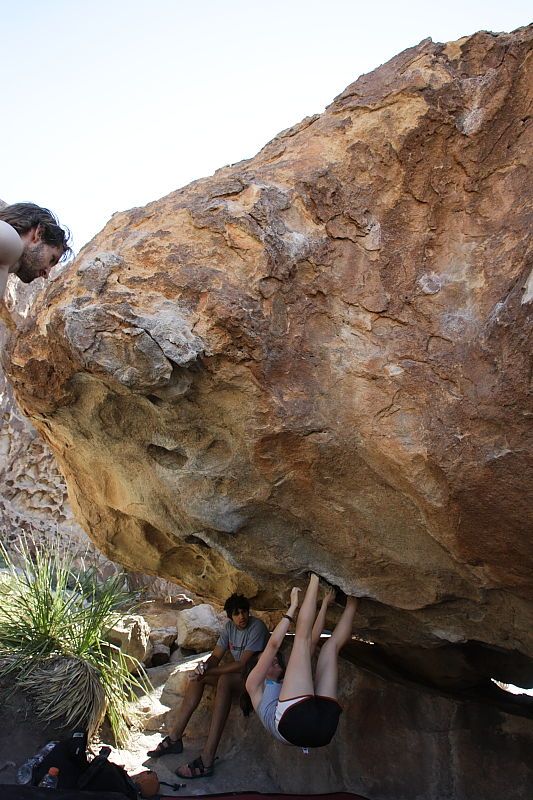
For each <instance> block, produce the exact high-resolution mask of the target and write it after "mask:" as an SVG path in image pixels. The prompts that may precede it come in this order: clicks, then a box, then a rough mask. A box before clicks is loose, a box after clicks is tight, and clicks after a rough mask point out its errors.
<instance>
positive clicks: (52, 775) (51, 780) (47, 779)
mask: <svg viewBox="0 0 533 800" xmlns="http://www.w3.org/2000/svg"><path fill="white" fill-rule="evenodd" d="M58 776H59V770H58V768H57V767H50V769H49V770H48V774H47V775H45V776H44V778H43V779H42V781H41V782H40V783H39V788H40V789H57V780H58Z"/></svg>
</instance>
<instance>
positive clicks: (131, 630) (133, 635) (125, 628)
mask: <svg viewBox="0 0 533 800" xmlns="http://www.w3.org/2000/svg"><path fill="white" fill-rule="evenodd" d="M106 639H108V640H109V641H110V642H112V643H113V644H115V645H116V646H117V647H120V649H121V651H122V653H123V654H124V655H125V656H126V657H127V656H132V657H133V658H135V659H137V661H139V662H140V663H141V664H143V663H145V662H148V661H149V660H150V658H151V656H152V651H153V644H152V641H151V639H150V627H149V625H148V623H147V622H146V620H145V619H144V618H143V617H142V616H141V615H140V614H128V615H126V616H124V617H121V618H120V619H119V620H117V622H116V623H115V624H114V625H113V627H112V628H110V629H109V630H108V631H107V633H106ZM130 669H135V666H132V667H130Z"/></svg>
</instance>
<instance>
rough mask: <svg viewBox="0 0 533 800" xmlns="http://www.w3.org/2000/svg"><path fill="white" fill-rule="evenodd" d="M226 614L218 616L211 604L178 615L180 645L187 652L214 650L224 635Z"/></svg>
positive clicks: (203, 604) (202, 604)
mask: <svg viewBox="0 0 533 800" xmlns="http://www.w3.org/2000/svg"><path fill="white" fill-rule="evenodd" d="M223 620H225V621H226V622H227V617H226V615H225V614H224V615H223V616H222V615H220V614H219V615H218V616H217V614H216V613H215V610H214V609H213V608H212V606H210V605H209V603H201V604H200V605H199V606H194V607H193V608H186V609H185V610H184V611H181V612H180V613H179V614H178V644H179V646H180V647H185V648H186V649H187V650H194V651H195V652H197V653H198V652H200V651H203V650H212V649H213V648H214V646H215V644H216V643H217V639H218V637H219V636H220V634H221V633H222V629H223V627H224V621H223Z"/></svg>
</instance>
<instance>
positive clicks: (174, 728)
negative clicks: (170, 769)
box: [167, 675, 219, 742]
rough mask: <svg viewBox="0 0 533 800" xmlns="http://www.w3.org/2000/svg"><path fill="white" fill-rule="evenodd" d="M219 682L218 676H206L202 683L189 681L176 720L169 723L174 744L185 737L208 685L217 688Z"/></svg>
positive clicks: (169, 732) (169, 730) (168, 728)
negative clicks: (188, 725)
mask: <svg viewBox="0 0 533 800" xmlns="http://www.w3.org/2000/svg"><path fill="white" fill-rule="evenodd" d="M218 680H219V678H218V676H216V675H212V676H209V675H206V676H205V678H203V680H201V681H189V683H188V684H187V689H186V690H185V695H184V697H183V700H182V701H181V705H180V707H179V708H178V709H177V711H176V716H175V719H174V718H173V719H172V721H171V722H170V723H169V724H168V723H167V730H168V735H169V736H170V738H171V739H172V741H173V742H175V741H176V740H177V739H181V737H182V736H183V734H184V732H185V728H186V727H187V724H188V722H189V720H190V718H191V717H192V715H193V713H194V712H195V711H196V709H197V708H198V704H199V703H200V700H201V699H202V695H203V693H204V689H205V686H206V684H209V685H210V686H216V685H217V681H218ZM173 716H174V715H172V717H173Z"/></svg>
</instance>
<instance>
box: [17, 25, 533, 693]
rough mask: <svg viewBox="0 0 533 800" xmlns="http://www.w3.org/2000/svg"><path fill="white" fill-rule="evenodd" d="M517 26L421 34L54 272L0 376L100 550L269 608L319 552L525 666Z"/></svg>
mask: <svg viewBox="0 0 533 800" xmlns="http://www.w3.org/2000/svg"><path fill="white" fill-rule="evenodd" d="M530 37H531V31H530V29H521V30H519V31H517V32H515V33H514V34H499V35H491V34H485V33H482V34H476V35H475V36H473V37H469V38H466V39H464V40H460V41H459V42H458V43H450V44H448V45H438V44H433V43H432V42H430V41H425V42H423V43H421V44H420V45H419V46H418V47H416V48H412V49H411V50H409V51H406V52H405V53H402V54H400V55H399V56H397V57H396V58H395V59H393V60H392V62H389V64H386V65H384V66H383V67H380V68H379V69H378V70H376V71H375V72H374V73H371V74H369V75H366V76H363V77H362V78H360V79H359V80H358V81H356V82H355V83H354V84H352V85H351V86H350V87H348V89H346V90H345V92H343V93H342V94H341V95H339V97H338V98H337V99H336V100H335V101H334V103H333V104H332V105H331V106H330V107H329V108H328V109H327V110H326V112H325V113H324V114H323V115H321V116H315V117H312V118H309V119H307V120H304V121H303V122H302V123H300V124H299V125H297V126H295V127H294V128H292V129H289V130H288V131H284V132H283V133H282V134H280V135H279V136H278V137H276V138H275V139H274V140H273V141H272V142H271V143H269V144H268V145H267V146H266V147H265V148H264V149H263V150H262V151H261V152H260V153H259V154H258V155H257V156H256V157H255V158H254V159H251V160H249V161H246V162H243V163H241V164H237V165H234V166H232V167H226V168H224V169H222V170H219V171H218V172H217V173H215V175H214V176H213V177H212V178H207V179H203V180H200V181H197V182H195V183H194V184H191V185H190V186H188V187H185V188H184V189H182V190H179V191H178V192H175V193H172V194H171V195H169V196H167V197H165V198H163V199H162V200H159V201H156V202H154V203H151V204H149V205H148V206H147V207H146V208H144V209H134V210H133V211H129V212H124V213H120V214H117V215H115V216H114V217H113V218H112V220H111V221H110V223H109V224H108V225H107V226H106V228H105V229H104V230H103V231H102V232H101V234H99V235H98V236H97V237H96V238H95V239H94V240H93V241H92V242H90V243H89V244H88V245H87V246H86V247H85V248H84V250H83V251H82V253H81V254H80V256H79V257H78V258H77V259H76V261H75V263H74V264H73V265H71V266H70V267H69V269H68V270H67V271H66V272H65V273H63V274H62V275H61V276H60V278H59V279H57V280H56V281H54V282H53V283H51V284H50V286H49V288H48V289H47V290H46V292H45V294H44V295H43V296H42V297H41V298H39V300H38V302H37V303H36V304H35V306H34V314H33V315H30V317H29V318H28V319H27V321H26V322H25V323H24V327H23V329H21V330H20V332H19V334H18V336H17V337H16V338H14V339H12V341H11V342H10V346H9V347H8V348H7V350H6V354H5V361H6V371H7V372H8V373H9V375H10V377H11V380H12V382H13V385H14V388H15V392H16V394H17V396H18V399H19V401H20V403H21V406H22V407H23V409H24V410H25V412H26V413H27V414H28V415H29V416H30V417H31V419H32V421H33V422H34V424H35V425H36V427H37V428H38V429H39V430H40V432H41V433H42V435H43V436H44V437H45V438H46V440H47V441H48V442H49V443H50V445H51V447H52V450H53V451H54V453H55V455H56V458H57V460H58V463H59V465H60V467H61V469H62V471H63V473H64V475H65V477H66V480H67V484H68V486H69V496H70V499H71V502H72V504H73V507H74V509H75V511H76V514H77V516H78V519H79V520H80V522H81V524H82V525H83V526H84V527H85V529H86V530H87V531H88V533H89V534H90V536H91V538H93V540H94V541H95V542H96V543H97V544H98V546H99V547H100V548H101V549H102V550H103V551H104V552H105V553H106V554H107V555H109V556H110V557H112V558H113V559H115V560H117V561H120V562H122V563H124V564H125V565H126V566H129V567H132V568H134V569H135V570H137V571H138V570H143V571H146V572H151V573H156V574H159V575H161V576H163V577H168V578H171V579H172V578H174V579H176V581H178V582H180V583H181V584H182V585H185V586H190V587H191V588H194V590H195V592H197V593H199V594H204V596H206V597H208V598H218V599H219V600H220V599H223V598H224V597H225V596H227V594H229V593H231V592H232V591H233V590H238V591H243V592H245V593H247V594H249V595H250V596H251V597H252V598H253V602H255V603H256V604H257V605H258V606H259V607H263V608H279V607H280V606H281V604H282V602H283V599H284V597H285V595H286V591H287V589H288V585H289V583H291V582H292V581H296V582H298V581H302V575H303V574H304V573H305V571H306V570H309V569H312V570H315V571H317V572H319V574H321V575H322V576H324V577H325V578H326V579H327V580H329V581H330V582H332V583H335V584H338V585H340V586H341V587H342V588H343V589H344V590H345V591H347V592H350V593H355V594H358V595H360V596H362V597H363V598H364V600H363V602H362V603H361V611H360V614H359V616H358V620H357V627H358V630H359V631H360V632H361V633H362V634H363V635H364V636H366V637H368V638H370V639H372V640H373V641H376V642H378V643H381V644H382V645H383V646H384V647H387V646H388V647H389V648H390V649H392V648H394V647H398V646H400V647H401V646H403V647H405V646H406V645H407V646H410V647H413V648H417V647H423V648H426V649H434V648H437V647H438V648H439V649H440V650H442V648H445V647H449V645H450V644H451V643H453V645H455V646H456V647H457V648H458V649H459V651H461V648H463V651H464V648H465V647H468V646H469V644H468V643H471V642H480V643H482V645H484V646H485V647H487V648H491V652H494V653H497V654H499V657H500V658H499V661H498V663H499V664H500V665H501V666H500V671H501V673H502V674H503V673H505V674H506V675H507V677H509V676H511V677H510V678H509V681H510V682H513V681H512V680H511V678H512V675H513V668H512V665H513V663H514V664H516V670H515V673H516V675H517V676H519V677H520V680H521V681H522V682H524V678H526V677H527V670H525V669H524V665H523V661H522V660H521V658H522V656H525V657H526V658H529V659H530V658H531V656H532V653H533V639H532V633H531V632H532V630H533V626H532V625H531V617H532V610H531V609H532V606H531V600H532V594H533V593H532V583H531V560H532V550H533V547H532V544H531V530H532V528H533V526H532V525H531V503H530V501H529V498H530V496H531V494H530V492H531V490H530V487H531V464H530V461H528V447H527V440H528V435H530V430H531V424H530V419H531V418H530V414H531V407H530V406H528V405H527V402H528V401H527V387H526V384H527V380H526V379H527V369H526V364H527V359H528V345H527V338H526V337H527V333H528V324H529V318H528V314H529V313H530V303H529V302H528V301H527V297H528V294H527V290H526V291H524V287H526V286H527V281H528V279H529V270H528V262H527V252H526V246H525V241H526V239H527V232H528V226H529V216H528V214H529V208H530V205H529V198H528V196H527V195H526V193H525V187H524V183H523V176H524V174H525V169H526V164H527V155H528V153H527V148H526V144H525V137H526V136H527V133H526V127H525V122H524V120H525V119H526V110H525V102H526V86H527V73H526V66H525V65H526V54H527V52H528V49H529V47H530ZM524 299H525V300H526V302H524ZM529 453H530V451H529ZM463 651H461V652H463ZM402 652H403V653H404V656H403V662H402V663H405V664H407V665H408V667H409V669H411V670H413V672H414V673H416V665H415V663H414V662H415V659H414V658H413V659H411V660H409V659H408V658H407V656H406V655H405V651H402ZM442 652H444V650H442ZM516 654H518V655H516ZM474 660H475V659H474ZM470 661H472V659H470ZM475 661H476V664H477V666H476V668H475V669H477V670H478V672H477V674H478V675H480V676H481V675H483V670H481V668H480V666H479V663H480V659H479V658H477V660H475ZM469 663H470V662H469ZM519 663H520V667H519V666H518V664H519ZM468 669H470V667H469V668H468ZM491 669H492V670H493V671H497V669H496V667H495V666H491ZM422 671H423V670H422ZM467 671H468V670H467ZM474 671H475V670H474ZM420 672H421V671H420V670H419V671H418V673H417V674H419V673H420ZM532 672H533V670H532ZM486 677H487V676H486V675H483V678H486ZM494 677H498V676H497V675H494ZM515 682H518V680H516V681H515ZM531 682H532V683H533V681H531Z"/></svg>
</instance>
